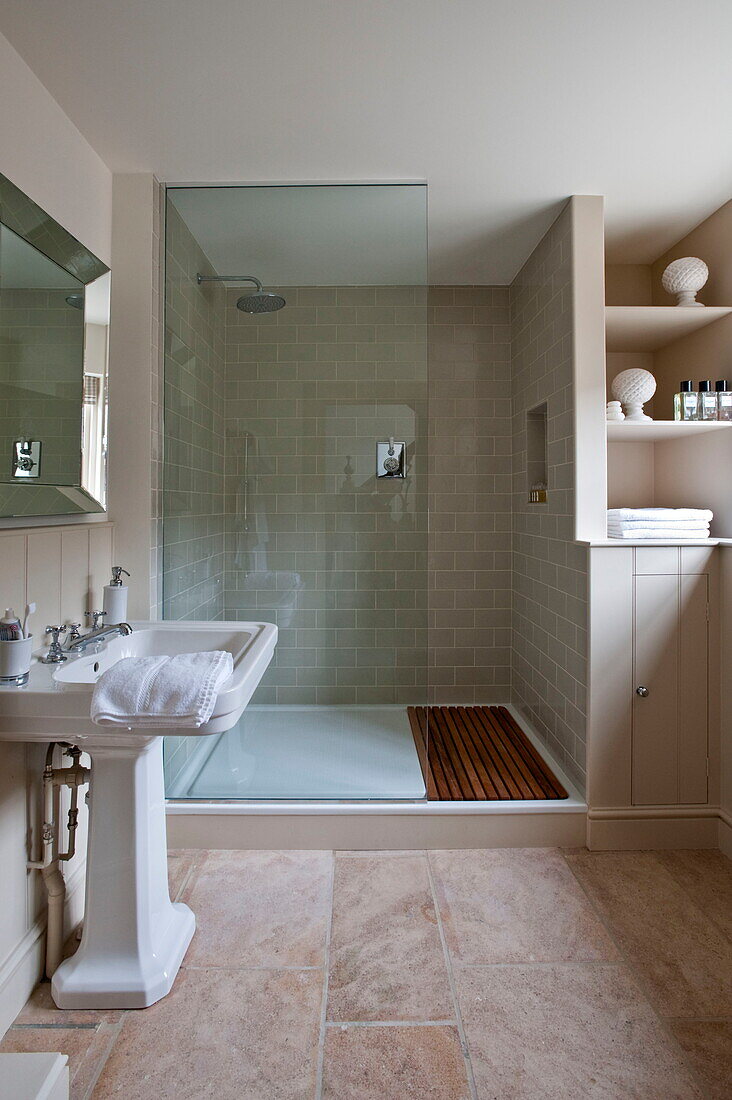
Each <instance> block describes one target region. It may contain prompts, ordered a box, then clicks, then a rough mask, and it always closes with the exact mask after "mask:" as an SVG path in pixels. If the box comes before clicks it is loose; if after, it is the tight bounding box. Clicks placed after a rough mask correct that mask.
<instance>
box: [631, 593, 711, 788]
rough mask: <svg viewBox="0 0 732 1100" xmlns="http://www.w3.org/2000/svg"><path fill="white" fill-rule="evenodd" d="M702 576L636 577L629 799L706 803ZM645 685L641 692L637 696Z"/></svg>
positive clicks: (704, 600) (705, 637) (705, 644)
mask: <svg viewBox="0 0 732 1100" xmlns="http://www.w3.org/2000/svg"><path fill="white" fill-rule="evenodd" d="M707 599H708V578H707V577H706V575H698V576H697V575H690V576H679V575H678V574H675V575H665V574H649V575H645V576H636V577H635V595H634V645H633V669H634V683H633V692H634V694H633V764H632V791H633V804H634V805H636V806H639V805H640V806H643V805H659V804H660V805H664V804H670V805H678V804H683V803H699V802H706V799H707V725H708V714H707V708H708V702H707V697H708V684H707V678H708V652H707V647H708V624H707ZM638 687H643V688H646V689H647V691H648V694H647V695H644V696H642V695H638V694H637V688H638Z"/></svg>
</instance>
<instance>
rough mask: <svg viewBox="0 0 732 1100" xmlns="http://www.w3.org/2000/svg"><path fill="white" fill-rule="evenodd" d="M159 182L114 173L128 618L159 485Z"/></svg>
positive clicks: (118, 500) (153, 538) (120, 551)
mask: <svg viewBox="0 0 732 1100" xmlns="http://www.w3.org/2000/svg"><path fill="white" fill-rule="evenodd" d="M160 201H161V189H160V184H159V183H158V182H157V180H156V179H155V177H154V176H152V175H149V174H146V173H133V174H129V175H127V174H120V175H115V177H114V216H113V219H112V323H111V327H110V331H109V497H108V508H109V513H110V515H111V516H113V517H114V520H115V524H116V533H115V539H116V541H115V552H116V553H117V555H118V558H119V564H120V565H123V566H124V568H125V569H127V570H129V572H130V573H131V574H132V576H131V579H130V599H129V616H130V618H131V619H135V618H138V619H147V618H149V617H150V616H151V615H152V616H153V617H154V616H155V615H156V613H157V611H158V610H159V609H158V607H157V605H158V593H157V549H156V548H157V544H158V541H159V537H158V532H157V527H156V525H157V522H158V521H157V518H156V517H157V515H158V511H159V508H158V500H157V497H158V494H159V489H160V461H159V459H160V447H161V442H160V425H159V419H160V393H159V387H160V384H161V372H160V363H159V358H160V344H159V339H160V331H159V307H160V286H159V280H160V237H161V227H160Z"/></svg>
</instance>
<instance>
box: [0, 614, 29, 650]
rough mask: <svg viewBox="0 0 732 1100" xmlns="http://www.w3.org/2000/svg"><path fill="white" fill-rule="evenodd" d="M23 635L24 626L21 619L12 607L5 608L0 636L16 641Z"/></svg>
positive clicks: (5, 639) (3, 638)
mask: <svg viewBox="0 0 732 1100" xmlns="http://www.w3.org/2000/svg"><path fill="white" fill-rule="evenodd" d="M22 637H23V627H22V626H21V625H20V619H19V618H18V616H17V615H16V614H15V612H14V611H13V609H12V607H6V608H5V614H4V615H3V617H2V619H0V638H1V639H2V640H3V641H6V642H15V641H17V640H18V639H19V638H22Z"/></svg>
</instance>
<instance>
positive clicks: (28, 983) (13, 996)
mask: <svg viewBox="0 0 732 1100" xmlns="http://www.w3.org/2000/svg"><path fill="white" fill-rule="evenodd" d="M34 874H40V872H38V871H36V872H34ZM85 878H86V864H85V862H81V863H80V864H79V866H78V867H77V868H76V869H75V871H74V874H73V875H72V876H70V877H69V879H68V881H67V883H66V902H65V906H64V934H65V936H68V935H70V934H71V932H72V931H73V929H74V928H76V926H77V925H78V924H80V922H81V921H82V919H83V917H84V882H85ZM45 934H46V914H45V910H44V912H43V914H42V916H41V917H39V918H38V920H37V921H35V922H34V923H33V924H32V925H31V927H30V928H29V929H28V931H27V932H26V934H25V935H24V936H23V939H22V940H21V941H20V943H18V944H16V945H15V947H14V948H13V950H12V951H11V952H10V954H9V955H7V957H6V958H5V959H3V961H2V962H1V963H0V1036H2V1035H4V1034H5V1032H6V1031H7V1030H8V1028H9V1027H10V1025H11V1024H12V1022H13V1020H14V1019H15V1017H16V1016H17V1015H18V1013H19V1012H20V1010H21V1008H22V1007H23V1005H24V1004H25V1002H26V1001H27V1000H28V998H29V997H30V995H31V993H32V992H33V990H34V989H35V987H36V985H37V984H38V981H39V980H40V978H41V976H42V975H43V969H44V965H45V952H46V939H45Z"/></svg>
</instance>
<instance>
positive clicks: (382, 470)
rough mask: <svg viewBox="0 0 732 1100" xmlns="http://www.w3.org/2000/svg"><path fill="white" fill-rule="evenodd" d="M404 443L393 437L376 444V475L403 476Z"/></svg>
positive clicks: (404, 475) (404, 474)
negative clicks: (386, 441) (385, 441)
mask: <svg viewBox="0 0 732 1100" xmlns="http://www.w3.org/2000/svg"><path fill="white" fill-rule="evenodd" d="M405 453H406V452H405V444H404V443H397V441H396V440H395V439H393V438H391V439H390V440H389V442H388V443H377V444H376V476H377V477H398V478H402V479H403V478H405V477H406V470H405V466H404V459H405Z"/></svg>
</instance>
